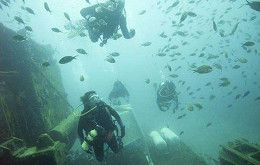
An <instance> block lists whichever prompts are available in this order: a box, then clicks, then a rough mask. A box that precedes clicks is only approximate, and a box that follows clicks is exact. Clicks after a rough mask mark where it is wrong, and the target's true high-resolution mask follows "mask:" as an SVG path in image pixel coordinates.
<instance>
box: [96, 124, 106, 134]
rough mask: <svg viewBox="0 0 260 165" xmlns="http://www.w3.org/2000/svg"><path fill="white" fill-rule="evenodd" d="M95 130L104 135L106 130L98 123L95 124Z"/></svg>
mask: <svg viewBox="0 0 260 165" xmlns="http://www.w3.org/2000/svg"><path fill="white" fill-rule="evenodd" d="M96 130H97V134H98V135H104V134H105V133H106V130H105V129H104V128H103V127H102V126H100V125H96Z"/></svg>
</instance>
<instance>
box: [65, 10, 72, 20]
mask: <svg viewBox="0 0 260 165" xmlns="http://www.w3.org/2000/svg"><path fill="white" fill-rule="evenodd" d="M64 16H65V17H66V18H67V20H68V21H71V20H70V16H69V14H68V13H66V12H64Z"/></svg>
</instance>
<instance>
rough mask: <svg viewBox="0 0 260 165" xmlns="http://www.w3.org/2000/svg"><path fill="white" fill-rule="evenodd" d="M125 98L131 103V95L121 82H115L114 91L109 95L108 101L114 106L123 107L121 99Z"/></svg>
mask: <svg viewBox="0 0 260 165" xmlns="http://www.w3.org/2000/svg"><path fill="white" fill-rule="evenodd" d="M120 97H122V98H125V100H126V101H127V102H129V93H128V91H127V89H126V88H125V86H124V84H123V83H122V82H121V81H118V80H117V81H115V83H114V87H113V89H112V91H111V92H110V93H109V96H108V99H109V101H110V102H111V103H112V104H114V105H121V102H120V100H119V98H120Z"/></svg>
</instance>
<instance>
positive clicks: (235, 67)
mask: <svg viewBox="0 0 260 165" xmlns="http://www.w3.org/2000/svg"><path fill="white" fill-rule="evenodd" d="M232 68H233V69H238V68H240V65H235V66H233V67H232Z"/></svg>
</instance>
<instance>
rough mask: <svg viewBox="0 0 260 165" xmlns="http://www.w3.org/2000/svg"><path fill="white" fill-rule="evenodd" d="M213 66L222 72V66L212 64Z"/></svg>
mask: <svg viewBox="0 0 260 165" xmlns="http://www.w3.org/2000/svg"><path fill="white" fill-rule="evenodd" d="M213 66H214V67H215V68H217V69H220V70H221V71H222V66H221V65H220V64H219V63H216V62H215V63H214V64H213Z"/></svg>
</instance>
